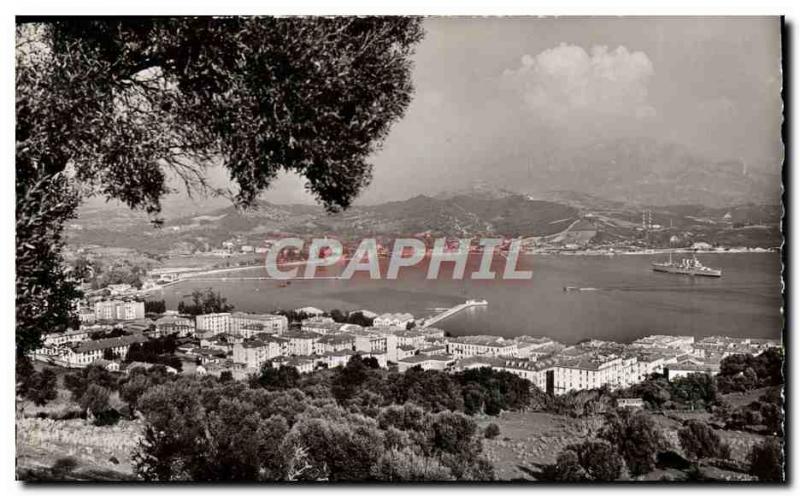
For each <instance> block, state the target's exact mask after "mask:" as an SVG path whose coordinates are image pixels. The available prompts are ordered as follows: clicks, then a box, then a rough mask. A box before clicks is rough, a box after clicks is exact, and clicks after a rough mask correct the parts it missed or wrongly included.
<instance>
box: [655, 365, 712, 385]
mask: <svg viewBox="0 0 800 496" xmlns="http://www.w3.org/2000/svg"><path fill="white" fill-rule="evenodd" d="M664 372H665V373H666V375H667V380H669V381H671V380H673V379H676V378H679V377H686V376H688V375H691V374H707V375H712V376H713V375H716V374H719V362H696V361H683V362H679V363H675V364H669V365H667V366H666V367H664Z"/></svg>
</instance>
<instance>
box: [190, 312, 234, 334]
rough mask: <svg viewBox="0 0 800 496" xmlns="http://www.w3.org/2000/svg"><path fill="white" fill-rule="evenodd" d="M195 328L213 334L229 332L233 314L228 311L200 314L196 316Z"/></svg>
mask: <svg viewBox="0 0 800 496" xmlns="http://www.w3.org/2000/svg"><path fill="white" fill-rule="evenodd" d="M195 328H196V330H197V331H205V332H210V333H211V334H222V333H228V332H230V329H231V314H230V313H227V312H226V313H206V314H202V315H198V316H196V317H195Z"/></svg>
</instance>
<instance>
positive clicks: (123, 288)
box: [106, 284, 133, 296]
mask: <svg viewBox="0 0 800 496" xmlns="http://www.w3.org/2000/svg"><path fill="white" fill-rule="evenodd" d="M106 289H108V291H109V292H110V293H111V296H117V295H122V294H125V293H129V292H131V291H133V286H131V285H130V284H109V285H108V286H107V287H106Z"/></svg>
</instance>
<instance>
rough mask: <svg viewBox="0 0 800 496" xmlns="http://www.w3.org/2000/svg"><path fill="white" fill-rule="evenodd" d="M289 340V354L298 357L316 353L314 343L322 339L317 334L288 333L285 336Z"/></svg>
mask: <svg viewBox="0 0 800 496" xmlns="http://www.w3.org/2000/svg"><path fill="white" fill-rule="evenodd" d="M282 337H284V338H286V339H288V340H289V344H288V350H287V352H288V354H289V355H296V356H305V355H311V354H313V353H314V343H315V342H316V341H317V339H319V338H320V337H321V335H319V334H317V333H315V332H303V331H299V332H287V333H285V334H283V336H282Z"/></svg>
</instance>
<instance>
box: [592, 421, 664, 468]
mask: <svg viewBox="0 0 800 496" xmlns="http://www.w3.org/2000/svg"><path fill="white" fill-rule="evenodd" d="M600 438H601V439H604V440H606V441H608V442H609V443H611V445H612V446H615V447H616V449H617V451H618V452H619V454H620V455H621V456H622V458H623V459H624V460H625V463H626V464H627V465H628V470H629V471H630V472H631V474H632V475H642V474H646V473H647V472H650V471H651V470H653V469H654V468H655V465H656V456H657V455H658V453H659V451H661V450H663V449H665V448H666V446H667V442H666V439H665V438H664V435H663V433H662V432H661V431H660V430H659V429H658V428H657V427H656V425H655V423H654V422H653V419H652V418H650V417H649V416H648V415H647V414H645V413H644V412H641V411H629V410H620V411H618V412H615V413H612V414H610V415H608V416H607V417H606V423H605V425H604V426H603V428H602V429H601V431H600Z"/></svg>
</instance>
